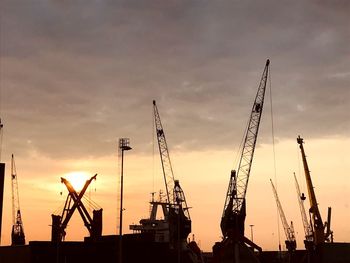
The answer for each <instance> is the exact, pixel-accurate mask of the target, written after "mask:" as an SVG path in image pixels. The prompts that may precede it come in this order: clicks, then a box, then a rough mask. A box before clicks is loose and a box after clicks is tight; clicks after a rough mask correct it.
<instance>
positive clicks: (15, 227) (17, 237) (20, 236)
mask: <svg viewBox="0 0 350 263" xmlns="http://www.w3.org/2000/svg"><path fill="white" fill-rule="evenodd" d="M11 185H12V233H11V244H12V246H17V245H24V244H25V235H24V228H23V222H22V216H21V209H20V206H19V193H18V181H17V172H16V164H15V159H14V156H13V154H12V156H11Z"/></svg>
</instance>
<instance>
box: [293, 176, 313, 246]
mask: <svg viewBox="0 0 350 263" xmlns="http://www.w3.org/2000/svg"><path fill="white" fill-rule="evenodd" d="M294 181H295V187H296V192H297V198H298V203H299V208H300V214H301V219H302V222H303V228H304V233H305V239H304V244H305V248H306V249H309V248H312V246H313V232H312V227H311V225H310V223H309V222H310V221H309V219H308V218H307V215H306V211H305V206H304V201H305V200H306V196H305V194H304V193H301V191H300V187H299V183H298V180H297V177H296V175H295V173H294Z"/></svg>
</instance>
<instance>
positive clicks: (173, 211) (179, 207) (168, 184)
mask: <svg viewBox="0 0 350 263" xmlns="http://www.w3.org/2000/svg"><path fill="white" fill-rule="evenodd" d="M153 111H154V123H155V128H156V135H157V141H158V148H159V154H160V159H161V163H162V169H163V176H164V182H165V190H166V196H167V199H168V202H169V211H168V213H169V214H168V216H169V228H170V240H177V241H179V240H178V239H179V238H180V239H181V240H187V236H188V235H189V233H191V217H190V213H189V208H188V206H187V202H186V198H185V194H184V192H183V190H182V188H181V186H180V183H179V181H178V180H175V179H174V172H173V168H172V165H171V161H170V155H169V150H168V145H167V142H166V139H165V134H164V129H163V126H162V122H161V120H160V115H159V112H158V108H157V105H156V101H155V100H153Z"/></svg>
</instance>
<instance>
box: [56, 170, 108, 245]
mask: <svg viewBox="0 0 350 263" xmlns="http://www.w3.org/2000/svg"><path fill="white" fill-rule="evenodd" d="M96 176H97V174H95V175H94V176H92V177H91V178H90V179H89V180H87V181H86V182H85V185H84V187H83V189H82V190H81V191H80V192H79V193H78V192H77V191H76V190H75V189H74V187H73V186H72V185H71V183H70V182H69V181H68V180H66V179H65V178H61V182H62V183H64V184H65V186H66V187H67V190H68V196H67V199H66V202H65V205H64V208H63V211H62V214H61V215H52V221H53V222H52V234H51V240H52V241H55V242H60V241H62V240H64V238H65V235H66V232H65V229H66V228H67V225H68V222H69V220H70V219H71V217H72V216H73V214H74V212H75V210H78V212H79V214H80V216H81V218H82V220H83V222H84V225H85V227H86V228H87V230H88V231H89V233H90V237H92V238H96V237H99V236H101V234H102V209H99V210H93V217H91V216H90V214H89V212H88V210H87V209H86V208H85V206H84V204H83V202H82V198H83V196H84V194H85V192H86V190H87V188H88V187H89V185H90V183H91V182H92V181H93V180H96Z"/></svg>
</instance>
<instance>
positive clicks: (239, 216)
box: [221, 60, 270, 237]
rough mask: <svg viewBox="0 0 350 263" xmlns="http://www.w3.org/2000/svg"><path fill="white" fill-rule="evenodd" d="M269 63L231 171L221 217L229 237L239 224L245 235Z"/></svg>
mask: <svg viewBox="0 0 350 263" xmlns="http://www.w3.org/2000/svg"><path fill="white" fill-rule="evenodd" d="M269 64H270V60H267V61H266V64H265V68H264V71H263V74H262V77H261V80H260V84H259V87H258V91H257V94H256V97H255V100H254V103H253V107H252V110H251V114H250V118H249V123H248V126H247V130H246V133H245V138H244V144H243V148H242V153H241V158H240V161H239V165H238V169H237V172H236V171H231V177H230V182H229V187H228V190H227V194H226V200H225V205H224V211H223V215H222V219H221V230H222V233H223V235H224V237H227V236H228V233H229V232H232V231H233V228H236V227H237V226H238V233H237V234H238V235H240V236H244V220H245V196H246V193H247V187H248V180H249V175H250V170H251V166H252V161H253V157H254V150H255V145H256V140H257V137H258V131H259V125H260V119H261V114H262V110H263V105H264V97H265V90H266V83H267V77H268V71H269ZM234 232H237V231H234Z"/></svg>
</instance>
